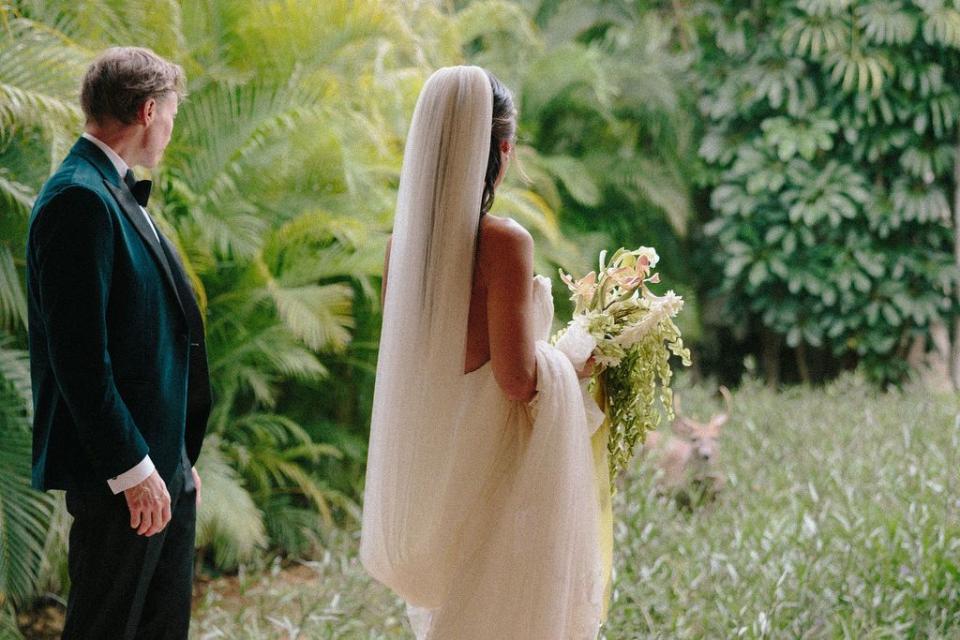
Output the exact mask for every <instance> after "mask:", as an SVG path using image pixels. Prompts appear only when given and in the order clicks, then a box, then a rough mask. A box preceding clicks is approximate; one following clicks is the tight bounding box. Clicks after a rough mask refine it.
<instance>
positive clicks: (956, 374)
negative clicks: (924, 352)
mask: <svg viewBox="0 0 960 640" xmlns="http://www.w3.org/2000/svg"><path fill="white" fill-rule="evenodd" d="M953 260H954V265H955V266H956V267H957V269H958V270H960V133H958V140H957V146H956V150H955V158H954V162H953ZM953 295H954V297H955V298H956V299H957V302H958V303H960V282H957V281H954V283H953ZM952 342H953V344H951V355H950V374H951V377H952V378H953V388H954V389H956V390H958V391H960V315H957V316H955V317H954V318H953V341H952Z"/></svg>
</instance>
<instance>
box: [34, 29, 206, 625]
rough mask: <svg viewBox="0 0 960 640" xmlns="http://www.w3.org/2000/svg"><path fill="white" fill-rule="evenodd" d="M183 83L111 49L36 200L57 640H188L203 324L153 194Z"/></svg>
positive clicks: (38, 413)
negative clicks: (66, 526) (56, 530)
mask: <svg viewBox="0 0 960 640" xmlns="http://www.w3.org/2000/svg"><path fill="white" fill-rule="evenodd" d="M183 96H184V75H183V70H182V69H181V68H180V67H179V66H178V65H175V64H172V63H170V62H167V61H166V60H164V59H162V58H160V57H159V56H157V55H156V54H154V53H153V52H151V51H149V50H146V49H140V48H133V47H123V48H114V49H109V50H107V51H106V52H105V53H103V54H102V55H101V56H100V57H99V58H97V59H96V60H95V61H94V62H93V64H92V65H91V66H90V68H89V69H88V70H87V73H86V76H85V77H84V79H83V84H82V89H81V96H80V99H81V104H82V107H83V111H84V114H85V116H86V127H85V128H86V131H85V132H84V134H83V136H82V137H81V138H80V139H79V140H78V141H77V142H76V144H75V145H74V146H73V149H71V150H70V153H69V154H68V155H67V158H66V159H65V160H64V162H63V164H62V165H61V166H60V168H59V169H58V170H57V171H56V173H54V174H53V176H52V177H51V178H50V179H49V180H48V181H47V183H46V184H45V185H44V186H43V189H42V190H41V192H40V195H39V196H38V197H37V201H36V203H35V205H34V208H33V212H32V214H31V216H30V230H29V235H28V240H27V286H28V301H29V314H30V317H29V320H30V365H31V375H32V380H33V400H34V432H33V485H34V487H36V488H38V489H65V490H66V502H67V509H68V510H69V512H70V514H71V515H72V516H73V525H72V527H71V529H70V547H69V553H68V560H69V572H70V582H71V589H70V596H69V599H68V602H67V616H66V622H65V628H64V631H63V638H66V639H68V640H69V639H72V638H85V639H87V638H90V639H92V638H104V639H106V638H109V639H111V640H112V639H121V638H186V637H187V629H188V626H189V622H190V597H191V586H192V579H193V558H194V531H195V522H196V507H197V504H198V502H199V499H200V479H199V477H198V476H197V474H196V471H195V470H194V469H193V464H194V463H195V462H196V460H197V456H198V455H199V453H200V446H201V443H202V441H203V434H204V431H205V429H206V423H207V417H208V415H209V412H210V383H209V378H208V374H207V360H206V351H205V346H204V336H203V321H202V318H201V315H200V310H199V308H198V307H197V302H196V299H195V297H194V293H193V289H192V287H191V285H190V282H189V279H188V278H187V276H186V274H185V272H184V269H183V266H182V264H181V262H180V258H179V255H178V253H177V250H176V249H175V248H174V246H173V245H172V244H171V243H170V242H169V241H168V240H167V239H166V237H164V235H163V233H162V232H161V231H160V229H159V228H158V227H157V226H155V225H154V222H153V220H152V218H151V217H150V213H149V209H148V204H147V197H148V196H149V193H150V183H149V182H147V181H142V182H137V181H136V179H135V178H134V177H133V172H132V171H130V167H131V166H134V165H140V166H143V167H147V168H153V167H155V166H156V164H157V163H158V162H159V160H160V158H161V156H162V155H163V151H164V149H165V148H166V146H167V143H168V142H169V141H170V134H171V132H172V130H173V119H174V116H175V115H176V112H177V106H178V104H179V102H180V101H181V100H182V98H183Z"/></svg>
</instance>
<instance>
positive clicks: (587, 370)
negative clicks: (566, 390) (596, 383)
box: [577, 356, 596, 380]
mask: <svg viewBox="0 0 960 640" xmlns="http://www.w3.org/2000/svg"><path fill="white" fill-rule="evenodd" d="M595 362H596V361H595V360H594V357H593V356H590V357H589V358H587V361H586V362H584V363H583V367H582V368H581V369H580V370H579V371H577V378H579V379H581V380H583V379H584V378H589V377H590V376H592V375H593V367H594V364H595Z"/></svg>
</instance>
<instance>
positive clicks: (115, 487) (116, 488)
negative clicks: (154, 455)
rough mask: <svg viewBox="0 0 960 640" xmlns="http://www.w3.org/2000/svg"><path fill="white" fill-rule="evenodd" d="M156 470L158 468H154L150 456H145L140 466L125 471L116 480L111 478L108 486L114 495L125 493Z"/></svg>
mask: <svg viewBox="0 0 960 640" xmlns="http://www.w3.org/2000/svg"><path fill="white" fill-rule="evenodd" d="M155 470H156V467H154V466H153V460H151V459H150V456H145V457H144V459H143V460H141V461H140V464H138V465H137V466H135V467H134V468H133V469H130V470H128V471H124V472H123V473H121V474H120V475H118V476H117V477H116V478H110V479H109V480H107V484H108V485H110V490H111V491H113V494H114V495H116V494H118V493H123V492H124V491H126V490H127V489H129V488H130V487H135V486H137V485H138V484H140V483H141V482H143V481H144V480H146V479H147V477H148V476H149V475H150V474H151V473H153V472H154V471H155Z"/></svg>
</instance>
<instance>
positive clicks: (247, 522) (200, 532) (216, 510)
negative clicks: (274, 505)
mask: <svg viewBox="0 0 960 640" xmlns="http://www.w3.org/2000/svg"><path fill="white" fill-rule="evenodd" d="M221 446H222V445H221V440H220V438H219V437H218V436H215V435H214V436H210V437H208V438H207V439H206V441H205V443H204V448H203V451H202V453H201V455H200V459H199V460H198V461H197V473H198V474H199V476H200V481H201V483H202V490H201V491H202V504H201V505H200V510H199V511H198V513H197V545H198V546H201V547H206V546H209V547H211V548H212V549H213V555H214V562H215V563H216V564H217V566H220V567H224V568H233V567H236V566H237V565H238V564H240V563H242V562H245V561H248V560H251V559H252V558H253V557H254V556H255V555H256V554H257V553H258V552H259V550H260V549H262V548H263V547H264V546H265V545H266V544H267V535H266V527H265V525H264V521H263V514H262V513H261V511H260V510H259V509H258V508H257V505H256V504H255V503H254V501H253V498H252V497H251V495H250V493H249V492H248V491H247V489H246V488H245V487H244V484H243V480H242V479H241V477H240V475H239V474H238V473H237V471H236V470H235V469H234V468H233V466H231V464H230V463H229V462H228V460H227V458H226V457H225V456H224V454H223V451H222V450H221Z"/></svg>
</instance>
